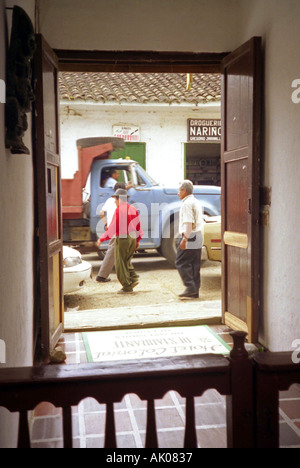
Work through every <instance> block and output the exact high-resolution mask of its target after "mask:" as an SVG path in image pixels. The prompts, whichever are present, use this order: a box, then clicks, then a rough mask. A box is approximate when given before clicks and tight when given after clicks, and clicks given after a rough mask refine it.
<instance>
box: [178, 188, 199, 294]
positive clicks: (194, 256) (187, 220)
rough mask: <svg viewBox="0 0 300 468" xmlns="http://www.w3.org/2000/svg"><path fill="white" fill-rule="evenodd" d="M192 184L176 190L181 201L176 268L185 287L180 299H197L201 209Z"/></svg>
mask: <svg viewBox="0 0 300 468" xmlns="http://www.w3.org/2000/svg"><path fill="white" fill-rule="evenodd" d="M193 189H194V187H193V183H192V182H191V181H190V180H185V181H184V182H183V183H182V184H181V186H180V187H179V190H178V196H179V198H180V200H182V206H181V209H180V213H179V232H180V234H181V241H180V244H179V246H178V249H177V255H176V263H175V264H176V268H177V270H178V272H179V274H180V276H181V279H182V282H183V284H184V285H185V287H186V288H185V290H184V292H183V293H181V294H179V297H180V298H181V299H190V298H198V297H199V289H200V283H201V281H200V267H201V251H202V245H203V228H204V221H203V208H202V204H201V202H200V201H199V200H197V199H196V198H195V197H194V195H193Z"/></svg>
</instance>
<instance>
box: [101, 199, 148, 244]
mask: <svg viewBox="0 0 300 468" xmlns="http://www.w3.org/2000/svg"><path fill="white" fill-rule="evenodd" d="M132 232H135V233H136V240H137V242H139V241H140V240H141V239H142V237H143V234H144V233H143V230H142V228H141V221H140V216H139V213H138V211H137V209H136V208H134V206H132V205H129V203H124V202H121V203H120V205H119V206H117V208H116V211H115V213H114V216H113V219H112V222H111V223H110V225H109V226H108V228H107V231H106V232H105V233H104V234H103V235H102V236H101V237H100V242H105V241H107V240H108V239H111V238H112V237H113V236H114V235H116V236H120V237H122V236H128V235H129V234H131V233H132Z"/></svg>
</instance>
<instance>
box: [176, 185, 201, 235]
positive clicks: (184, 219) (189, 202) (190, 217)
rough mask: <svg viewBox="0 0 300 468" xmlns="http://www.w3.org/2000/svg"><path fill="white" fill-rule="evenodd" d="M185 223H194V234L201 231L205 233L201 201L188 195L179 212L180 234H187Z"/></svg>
mask: <svg viewBox="0 0 300 468" xmlns="http://www.w3.org/2000/svg"><path fill="white" fill-rule="evenodd" d="M185 223H193V227H192V233H194V232H199V231H201V232H202V233H203V228H204V221H203V208H202V203H201V202H200V200H198V199H197V198H195V197H194V195H192V194H191V195H188V196H187V197H185V198H184V199H183V200H182V206H181V208H180V212H179V232H180V234H183V233H184V232H185V229H186V226H185Z"/></svg>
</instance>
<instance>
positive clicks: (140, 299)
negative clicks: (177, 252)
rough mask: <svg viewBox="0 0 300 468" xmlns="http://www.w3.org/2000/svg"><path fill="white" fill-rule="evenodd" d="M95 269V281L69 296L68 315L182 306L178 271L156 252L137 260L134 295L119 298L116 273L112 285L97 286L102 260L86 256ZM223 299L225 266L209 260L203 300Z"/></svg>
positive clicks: (203, 276)
mask: <svg viewBox="0 0 300 468" xmlns="http://www.w3.org/2000/svg"><path fill="white" fill-rule="evenodd" d="M83 259H84V260H86V261H88V262H90V263H91V264H92V266H93V279H91V280H89V281H88V282H87V283H86V284H85V286H84V287H83V288H82V289H81V290H80V291H78V292H75V293H72V294H68V295H66V296H65V311H76V310H91V309H100V308H106V309H107V308H115V307H126V306H132V305H133V304H134V305H136V306H140V305H155V304H168V303H172V302H173V303H174V305H175V304H176V302H177V301H178V302H181V300H180V299H179V298H178V294H180V293H181V292H182V291H183V290H184V286H183V284H182V282H181V279H180V277H179V274H178V272H177V270H176V269H175V268H173V267H171V266H170V265H169V264H168V262H167V261H166V260H165V259H164V258H163V257H160V256H159V254H157V253H156V251H147V252H144V253H137V254H136V255H135V257H134V259H133V264H134V267H135V269H136V272H137V273H138V275H139V276H140V278H139V284H138V286H136V288H135V289H134V292H133V293H132V294H128V295H124V294H117V292H118V291H119V290H120V288H121V285H120V283H119V281H118V279H117V276H116V274H115V272H114V271H113V272H112V273H111V275H110V278H111V281H110V282H108V283H98V282H96V280H95V279H96V276H97V273H98V270H99V268H100V265H101V260H99V258H98V257H97V255H95V254H87V255H83ZM220 299H221V264H220V263H219V262H211V261H209V260H206V261H205V262H203V264H202V267H201V289H200V299H199V300H202V301H203V300H205V301H215V300H220Z"/></svg>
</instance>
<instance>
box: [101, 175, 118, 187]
mask: <svg viewBox="0 0 300 468" xmlns="http://www.w3.org/2000/svg"><path fill="white" fill-rule="evenodd" d="M117 182H118V181H117V180H116V179H114V178H113V177H109V178H108V179H107V181H106V182H105V184H104V188H114V186H115V185H116V183H117Z"/></svg>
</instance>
